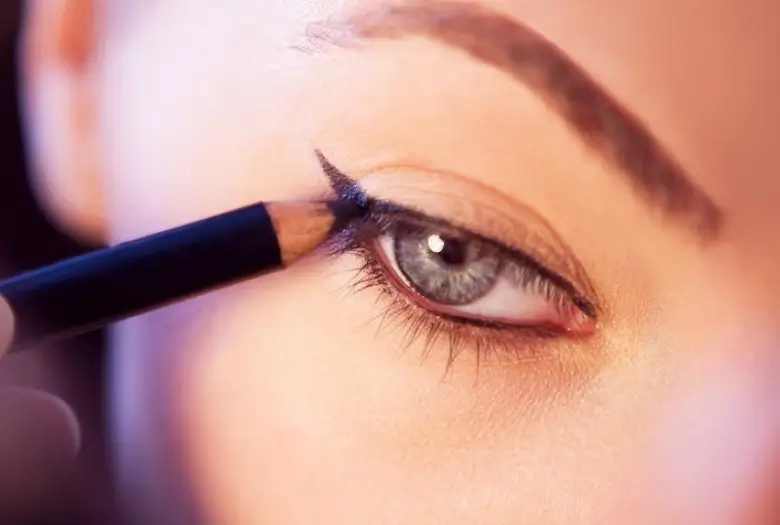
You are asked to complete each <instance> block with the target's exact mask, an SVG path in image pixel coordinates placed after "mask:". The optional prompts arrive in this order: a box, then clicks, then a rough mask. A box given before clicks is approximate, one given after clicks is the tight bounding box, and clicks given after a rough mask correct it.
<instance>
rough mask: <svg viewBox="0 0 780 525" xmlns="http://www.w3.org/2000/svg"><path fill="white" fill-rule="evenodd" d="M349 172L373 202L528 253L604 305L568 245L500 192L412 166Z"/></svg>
mask: <svg viewBox="0 0 780 525" xmlns="http://www.w3.org/2000/svg"><path fill="white" fill-rule="evenodd" d="M350 176H354V178H355V181H356V184H357V185H358V186H359V187H360V188H361V189H363V190H364V191H365V192H366V193H367V194H369V195H370V196H371V197H372V198H374V199H376V200H377V201H384V202H390V203H391V204H392V205H394V206H397V207H399V208H401V209H406V210H409V211H411V212H416V213H419V214H420V215H421V216H423V217H426V218H429V219H432V220H433V221H440V222H441V223H442V224H443V225H446V226H448V227H450V228H456V229H460V230H463V231H464V232H466V233H470V234H472V235H476V236H478V237H481V238H482V239H483V240H485V241H488V242H492V243H493V244H496V245H499V246H500V247H502V248H504V249H506V250H509V251H510V252H515V253H518V252H519V253H521V254H527V256H526V257H530V258H532V259H533V260H535V261H536V262H537V263H538V264H540V265H541V264H543V265H544V266H548V267H549V268H550V270H551V271H553V272H555V273H557V274H560V275H561V276H562V277H564V278H565V279H566V280H568V281H570V282H574V283H575V284H576V285H577V286H576V291H577V292H578V294H579V295H582V296H585V297H591V298H592V300H591V301H589V302H592V303H593V304H594V305H601V304H603V301H602V300H601V297H600V296H599V295H598V294H597V293H596V291H595V288H594V286H593V285H592V284H591V282H590V280H589V279H588V277H587V275H586V274H585V271H584V269H583V268H582V266H581V265H580V263H579V261H578V260H577V259H576V257H574V255H573V252H572V250H571V248H569V247H568V246H567V245H566V243H565V242H564V241H563V240H562V239H561V238H560V236H559V235H558V234H557V233H556V232H555V230H554V229H553V228H552V227H551V226H550V225H549V224H548V223H547V221H546V220H545V219H544V218H543V217H541V216H540V215H539V214H538V213H536V212H535V211H533V210H532V209H530V208H529V207H528V206H526V205H524V204H521V203H519V202H517V201H516V200H514V199H511V198H509V197H508V196H505V195H504V194H502V193H501V192H499V191H497V190H495V189H493V188H491V187H489V186H485V185H483V184H480V183H478V182H476V181H472V180H471V179H468V178H466V177H463V176H462V175H458V174H454V173H450V172H441V171H439V170H430V169H428V168H420V167H416V166H403V165H397V164H396V165H392V166H380V167H377V168H373V169H370V170H369V171H366V172H365V175H364V174H362V173H360V172H358V173H356V174H354V175H353V174H350ZM597 309H598V310H600V308H597Z"/></svg>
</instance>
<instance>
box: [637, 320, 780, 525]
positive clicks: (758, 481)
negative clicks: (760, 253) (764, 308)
mask: <svg viewBox="0 0 780 525" xmlns="http://www.w3.org/2000/svg"><path fill="white" fill-rule="evenodd" d="M752 321H753V322H752V323H751V326H750V327H747V326H744V327H743V329H741V330H733V331H732V332H731V334H730V335H725V333H724V332H723V331H721V332H719V331H718V330H715V329H713V331H712V334H711V338H710V340H709V341H707V342H706V343H704V344H705V345H706V346H707V348H704V349H703V351H702V352H695V353H694V355H696V356H698V358H697V359H692V360H690V361H689V362H687V363H681V365H682V366H681V367H680V369H679V372H680V373H679V374H678V375H676V376H675V379H674V380H673V382H672V385H671V387H670V390H669V395H668V396H667V399H666V401H665V403H663V408H662V410H661V411H660V412H659V418H658V420H657V421H656V422H655V424H654V425H653V427H652V437H651V443H653V445H652V447H654V451H653V454H654V456H653V457H654V462H655V467H654V474H655V475H656V476H657V478H655V485H654V487H655V488H654V490H656V491H657V493H658V495H659V496H660V497H661V500H662V501H663V505H664V507H665V509H666V510H667V512H668V513H669V519H668V520H667V521H665V522H668V523H685V524H686V525H694V524H699V523H701V524H707V525H747V524H750V525H764V524H766V525H776V524H777V523H780V505H778V504H777V502H778V501H780V331H778V330H777V329H776V328H774V326H769V324H765V323H762V322H756V321H757V319H752ZM708 351H711V355H712V356H713V358H714V359H712V360H705V359H702V357H703V356H705V355H707V353H708Z"/></svg>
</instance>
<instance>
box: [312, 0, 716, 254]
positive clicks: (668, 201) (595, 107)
mask: <svg viewBox="0 0 780 525" xmlns="http://www.w3.org/2000/svg"><path fill="white" fill-rule="evenodd" d="M411 36H421V37H425V38H429V39H431V40H433V41H437V42H440V43H442V44H446V45H448V46H450V47H454V48H456V49H459V50H461V51H463V52H465V53H467V54H468V55H470V56H471V57H472V58H475V59H477V60H479V61H481V62H484V63H486V64H488V65H491V66H494V67H497V68H499V69H501V70H503V71H505V72H506V73H508V74H509V75H510V76H512V77H513V78H514V79H516V80H518V81H520V82H521V83H522V84H524V85H526V86H528V87H529V88H530V89H532V90H533V91H534V92H536V93H537V95H538V96H539V97H540V98H541V99H542V100H543V101H544V102H545V103H546V104H547V105H548V106H549V107H550V108H551V109H552V110H553V111H554V112H556V113H557V114H558V115H559V116H561V117H562V118H563V119H564V121H565V122H566V123H567V124H568V126H569V128H570V129H572V130H574V131H575V132H576V134H577V135H578V136H579V137H580V139H581V140H582V141H583V142H584V143H585V144H586V145H587V146H588V147H589V148H590V149H591V150H593V151H595V152H597V153H598V154H599V155H601V156H602V157H603V158H606V159H607V160H608V161H609V162H611V163H612V164H613V165H615V166H617V167H618V168H620V169H619V171H620V172H621V173H623V174H625V176H626V179H627V182H628V183H629V184H630V186H631V187H632V188H633V189H634V190H635V192H636V193H638V194H639V195H640V196H641V197H642V198H643V200H645V201H646V202H648V203H650V204H651V205H652V206H653V207H655V208H657V209H660V210H662V211H663V214H664V216H665V217H668V218H671V219H673V221H674V222H675V223H676V224H682V225H684V226H686V227H687V229H689V230H691V231H692V232H693V233H694V234H695V235H696V236H697V237H699V238H700V239H701V240H703V241H709V240H712V239H714V238H716V237H717V235H718V234H719V233H720V230H721V228H722V223H723V217H724V214H723V212H722V210H721V209H720V207H719V206H718V205H717V204H716V203H715V202H713V201H712V200H711V199H710V198H709V196H708V195H707V194H706V193H704V191H703V190H701V189H700V188H699V187H697V185H696V184H695V183H694V182H693V181H692V179H691V177H690V176H689V175H688V174H687V173H686V172H685V170H684V169H683V168H682V167H681V166H680V165H679V163H678V162H677V161H676V160H675V159H674V158H673V157H672V156H671V155H670V154H669V153H668V152H667V151H666V150H665V149H664V148H663V146H662V145H661V144H660V143H659V141H658V140H657V139H656V138H655V137H654V136H653V134H652V133H650V131H649V130H648V129H647V128H646V127H645V126H644V125H643V124H642V123H641V122H640V121H639V119H638V118H637V117H635V116H634V115H632V114H631V113H630V112H629V111H628V110H627V109H626V108H625V107H624V106H623V105H622V104H621V103H620V102H618V101H617V100H616V99H615V98H613V97H612V96H611V95H610V94H609V93H608V91H607V90H606V89H604V88H603V87H601V86H600V85H599V84H598V83H597V82H596V81H595V80H593V79H592V78H591V77H590V75H589V74H588V73H587V72H586V71H584V70H583V69H582V68H581V67H580V66H578V65H577V64H576V63H575V62H574V61H573V60H572V59H571V58H569V57H568V56H567V55H566V54H565V53H564V52H563V51H562V50H561V49H560V48H558V47H557V46H556V45H555V44H553V43H552V42H550V41H549V40H547V39H546V38H545V37H543V36H542V35H540V34H539V33H537V32H535V31H533V30H532V29H530V28H528V27H527V26H525V25H523V24H521V23H520V22H519V21H517V20H515V19H514V18H512V17H510V16H508V15H506V14H503V13H501V12H499V11H495V10H492V9H489V8H487V7H483V6H479V5H477V4H473V3H466V2H459V1H446V0H445V1H442V0H439V1H430V0H428V1H426V2H424V3H422V2H411V3H398V4H386V5H381V6H378V7H373V8H370V9H368V10H365V11H359V12H357V13H355V14H353V15H350V16H348V17H347V18H345V19H343V20H329V21H325V22H318V23H314V24H311V25H310V26H309V27H308V28H307V32H306V38H307V40H308V41H309V43H311V44H313V45H314V46H315V47H316V48H318V49H319V48H320V45H319V44H320V43H325V44H331V45H337V46H340V47H351V46H354V45H356V44H357V43H359V42H360V41H362V40H367V39H401V38H406V37H411Z"/></svg>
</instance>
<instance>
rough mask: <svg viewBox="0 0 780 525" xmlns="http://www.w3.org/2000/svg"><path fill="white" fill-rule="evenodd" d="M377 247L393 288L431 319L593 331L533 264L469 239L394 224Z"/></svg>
mask: <svg viewBox="0 0 780 525" xmlns="http://www.w3.org/2000/svg"><path fill="white" fill-rule="evenodd" d="M374 242H375V250H376V253H377V259H378V261H379V262H380V263H381V264H382V265H383V266H384V268H385V271H386V273H387V274H388V276H389V277H390V278H391V281H393V284H395V286H396V287H398V288H399V289H401V291H403V292H405V293H407V294H408V295H409V296H410V298H411V299H412V300H413V301H414V302H415V303H417V304H418V306H420V307H422V308H424V309H426V310H428V311H430V312H431V313H434V314H438V315H440V316H446V317H448V318H451V319H454V320H461V321H463V322H471V323H474V324H483V325H498V326H526V327H538V328H546V329H549V330H555V331H563V332H569V333H588V332H590V331H592V330H593V328H594V326H593V322H592V320H591V318H590V317H588V316H587V315H586V314H585V313H584V312H583V311H582V310H581V309H580V308H578V307H577V305H576V304H575V302H574V300H573V299H572V298H571V297H570V295H569V294H568V293H567V292H566V291H565V290H563V289H561V288H560V287H559V286H558V285H557V284H556V283H555V282H553V280H552V279H551V278H549V277H548V276H546V275H544V274H543V273H542V272H541V271H540V270H539V269H537V268H536V267H534V265H532V264H529V261H527V260H526V261H523V260H517V258H516V257H514V256H513V255H512V254H510V253H507V251H506V250H505V249H503V248H501V247H499V246H497V245H495V244H492V243H490V242H488V241H486V240H483V239H480V238H478V237H476V236H474V235H471V234H469V233H466V232H463V231H460V230H458V229H456V228H446V227H443V226H440V225H426V224H418V223H415V222H412V221H404V220H396V221H393V225H392V227H390V228H386V229H385V231H384V232H383V233H382V234H381V235H379V236H378V237H377V238H376V240H375V241H374Z"/></svg>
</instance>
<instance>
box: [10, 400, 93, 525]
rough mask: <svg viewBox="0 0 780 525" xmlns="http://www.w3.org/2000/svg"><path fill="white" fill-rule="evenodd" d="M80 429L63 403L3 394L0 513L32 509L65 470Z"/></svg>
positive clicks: (74, 449)
mask: <svg viewBox="0 0 780 525" xmlns="http://www.w3.org/2000/svg"><path fill="white" fill-rule="evenodd" d="M79 442H80V433H79V426H78V423H77V421H76V418H75V416H74V414H73V411H72V410H71V409H70V407H68V406H67V405H66V404H65V403H64V402H63V401H62V400H60V399H58V398H56V397H54V396H52V395H50V394H46V393H44V392H38V391H35V390H28V389H21V388H10V387H7V388H3V389H2V391H0V515H2V514H4V513H7V512H9V511H13V510H18V509H19V508H20V507H24V506H29V505H32V504H34V503H35V501H36V500H37V499H38V498H40V497H41V496H42V495H43V494H45V493H46V491H47V488H50V487H51V484H52V483H53V482H55V481H56V480H57V479H58V478H60V476H61V475H62V474H63V473H64V472H65V469H66V468H67V467H68V466H69V465H70V464H71V460H72V459H73V458H74V456H75V455H76V453H77V451H78V449H79V444H80V443H79Z"/></svg>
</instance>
